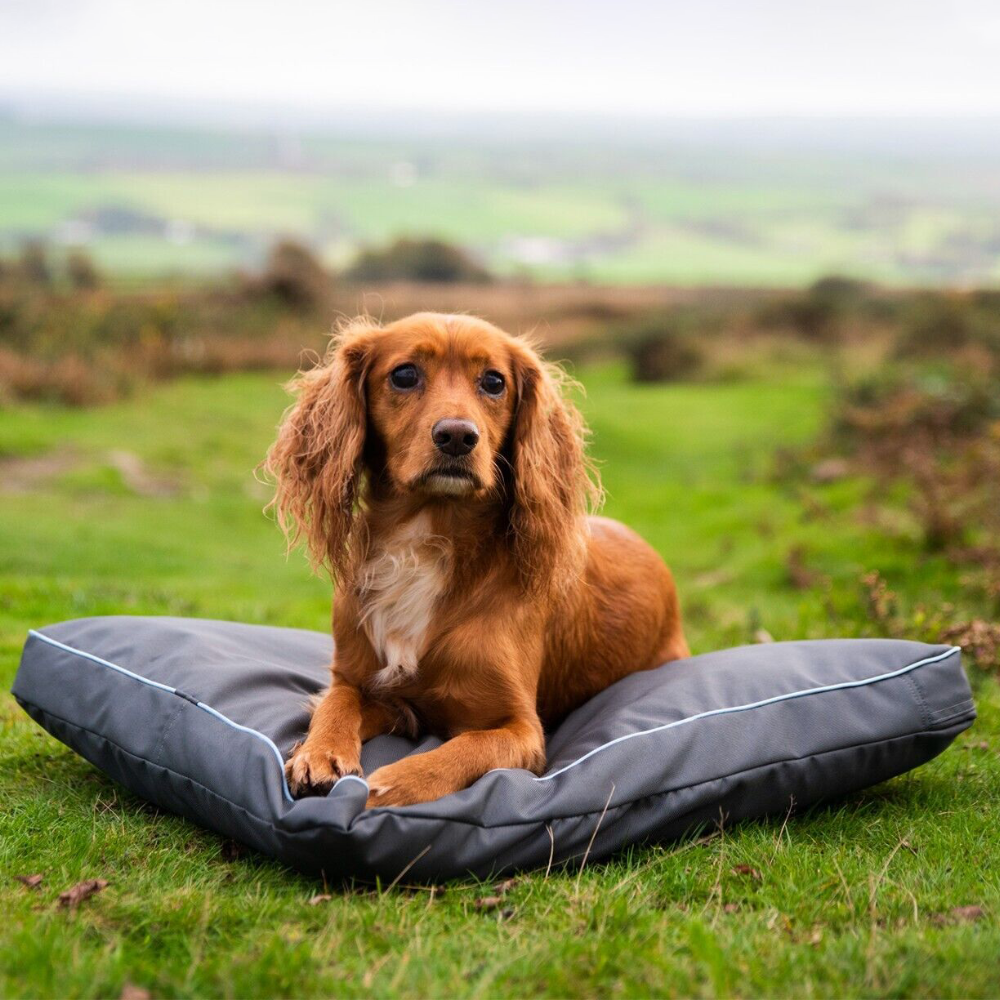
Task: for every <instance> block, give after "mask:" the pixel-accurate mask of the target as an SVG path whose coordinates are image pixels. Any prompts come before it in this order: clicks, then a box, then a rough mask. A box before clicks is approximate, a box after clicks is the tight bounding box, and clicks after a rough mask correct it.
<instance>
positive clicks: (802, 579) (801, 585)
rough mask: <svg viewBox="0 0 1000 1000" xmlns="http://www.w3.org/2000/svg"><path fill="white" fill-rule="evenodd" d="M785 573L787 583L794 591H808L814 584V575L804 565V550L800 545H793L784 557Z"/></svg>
mask: <svg viewBox="0 0 1000 1000" xmlns="http://www.w3.org/2000/svg"><path fill="white" fill-rule="evenodd" d="M785 571H786V572H787V573H788V582H789V583H790V584H791V585H792V586H793V587H794V588H795V589H796V590H808V589H809V588H810V587H812V586H813V584H815V583H816V574H815V573H814V572H813V571H812V570H811V569H809V567H808V566H807V565H806V550H805V547H804V546H802V545H793V546H792V547H791V548H790V549H789V550H788V555H787V556H785Z"/></svg>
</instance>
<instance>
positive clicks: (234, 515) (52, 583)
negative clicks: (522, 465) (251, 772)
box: [0, 367, 1000, 997]
mask: <svg viewBox="0 0 1000 1000" xmlns="http://www.w3.org/2000/svg"><path fill="white" fill-rule="evenodd" d="M584 374H585V379H584V381H585V382H586V385H587V388H588V396H587V399H586V402H585V406H586V409H587V412H588V416H589V418H590V420H591V423H592V425H593V427H594V431H595V439H594V448H595V451H596V453H597V454H598V455H599V456H600V458H601V459H602V461H603V463H604V476H605V481H606V484H607V487H608V490H609V502H608V512H609V513H610V514H612V515H614V516H618V517H621V518H623V519H625V520H627V521H628V522H629V523H630V524H632V525H634V526H635V527H636V528H638V529H639V530H640V531H642V532H643V533H644V534H645V536H646V537H648V538H649V539H650V540H651V541H652V542H653V543H654V544H655V545H656V546H657V547H658V548H659V549H660V550H661V551H662V552H663V554H664V555H665V556H666V557H667V559H668V560H669V561H670V563H671V565H672V566H673V567H674V569H675V572H676V575H677V579H678V583H679V585H680V589H681V593H682V596H683V599H684V604H685V611H686V616H687V620H688V631H689V637H690V639H691V641H692V644H693V646H694V647H695V649H696V651H705V650H709V649H713V648H717V647H720V646H724V645H730V644H734V643H739V642H744V641H747V639H748V637H749V635H750V633H751V632H752V631H753V629H755V628H757V627H760V626H762V627H764V628H766V629H768V630H769V631H770V632H771V633H772V634H773V635H774V636H775V638H778V639H784V638H795V637H806V636H809V637H814V636H815V637H819V636H830V635H837V634H847V635H857V634H865V633H866V632H868V631H869V630H870V629H871V624H870V623H869V622H868V620H867V618H866V617H865V613H864V611H863V608H862V606H861V603H860V600H859V591H858V582H857V581H858V576H859V574H860V573H861V572H863V571H865V570H870V569H879V570H880V571H881V572H882V573H883V574H884V575H885V576H886V578H887V579H888V580H889V582H890V584H891V585H892V587H893V588H894V589H895V590H897V591H898V592H899V594H900V596H901V599H902V600H903V601H904V602H905V603H908V604H911V605H912V604H915V603H917V602H924V603H925V604H926V605H927V606H929V607H934V606H937V605H939V604H941V603H944V602H950V603H953V604H955V605H956V606H957V608H958V611H959V612H960V613H961V614H964V615H972V614H976V613H983V609H982V608H981V607H978V606H977V605H976V604H975V602H974V600H973V599H972V598H971V597H969V596H968V594H967V593H966V591H965V589H964V588H963V585H962V582H961V580H960V579H959V573H958V572H957V571H956V570H954V569H953V568H951V567H949V566H948V565H947V564H946V563H945V562H944V561H943V560H940V559H935V558H929V557H927V556H925V555H923V554H922V553H921V551H920V549H919V547H918V543H917V533H916V529H915V526H913V525H911V524H910V523H909V521H908V520H907V518H906V516H905V515H904V514H903V513H901V512H896V513H895V514H894V515H893V519H892V521H891V523H892V524H894V525H895V528H894V529H893V530H892V531H889V530H887V529H886V527H885V519H883V520H882V522H880V527H879V528H877V529H876V528H874V527H872V526H871V524H870V523H868V522H867V521H863V520H862V519H859V518H858V517H857V516H856V514H855V510H856V508H857V505H858V503H859V501H860V500H861V499H862V498H863V497H864V496H865V495H866V485H865V484H864V483H861V482H858V481H853V480H847V481H842V482H839V483H835V484H831V485H828V486H823V487H818V486H804V485H802V484H801V483H800V482H798V481H788V482H784V481H777V480H775V479H774V477H773V475H772V467H773V455H774V452H775V449H776V448H779V447H789V446H795V445H797V444H801V443H805V442H808V441H810V440H812V439H813V438H814V437H815V436H816V434H817V432H818V430H819V428H820V427H821V425H822V420H823V410H824V404H825V401H826V398H827V393H828V391H829V390H828V387H827V385H826V383H825V381H824V379H823V378H822V377H821V375H820V374H819V373H818V372H810V371H808V370H806V371H805V372H802V371H799V372H798V373H796V372H794V371H793V372H786V371H778V372H775V373H774V374H772V375H771V376H769V378H768V380H767V381H755V382H744V383H732V384H712V385H679V386H673V387H642V388H636V387H633V386H631V385H628V384H626V383H625V382H624V381H623V378H622V376H621V373H620V371H619V370H618V369H616V368H613V367H611V368H604V369H600V370H595V371H589V372H586V373H584ZM278 382H279V377H278V376H274V377H267V376H238V377H228V378H226V379H222V380H186V381H182V382H177V383H174V384H171V385H167V386H161V387H157V388H155V389H151V390H150V391H148V392H146V393H144V394H143V395H142V396H141V398H138V399H135V400H133V401H131V402H126V403H122V404H118V405H115V406H110V407H107V408H103V409H95V410H90V411H83V412H74V411H67V410H59V409H45V408H34V407H30V408H22V409H14V410H6V411H0V456H3V455H6V456H8V459H7V463H6V464H0V476H2V477H3V480H2V482H0V489H4V487H5V486H6V488H7V492H4V493H2V494H0V509H2V516H0V686H2V687H3V689H4V691H6V690H7V689H9V686H10V682H11V680H12V678H13V674H14V670H15V667H16V662H17V656H18V652H19V649H20V645H21V643H22V641H23V638H24V634H25V631H26V629H27V628H29V627H31V626H37V625H40V624H44V623H47V622H51V621H55V620H59V619H63V618H70V617H75V616H80V615H88V614H106V613H115V612H121V611H127V612H131V613H149V614H162V613H172V614H185V615H202V616H214V617H221V618H232V619H238V620H247V621H258V622H268V623H280V624H286V625H298V626H306V627H314V628H317V629H321V628H324V627H325V626H326V623H327V618H328V599H329V595H328V590H327V587H325V586H324V585H323V584H322V583H321V582H320V581H318V580H315V579H312V578H310V577H309V575H308V574H307V571H306V567H305V563H304V561H303V559H302V558H301V557H299V556H294V557H292V558H291V559H290V560H288V561H286V560H285V559H284V558H283V556H282V546H281V542H280V539H279V537H278V532H277V530H276V529H275V527H274V525H273V524H271V523H270V522H268V521H267V520H266V519H265V518H264V517H263V516H262V514H261V512H260V508H261V505H262V503H263V500H264V494H263V491H262V489H261V487H260V486H259V485H258V484H256V483H255V481H254V478H253V476H252V472H251V470H252V468H253V466H254V464H255V463H256V462H257V460H258V459H259V458H260V456H261V454H262V452H263V450H264V448H265V447H266V445H267V443H268V440H269V438H270V436H271V434H272V433H273V429H274V426H275V424H276V422H277V420H278V417H279V415H280V413H281V410H282V408H283V406H284V405H285V398H284V396H283V395H282V393H281V391H280V390H279V388H278V387H277V384H278ZM116 449H117V450H122V449H124V450H127V451H130V452H132V453H134V454H135V455H138V456H139V457H140V458H141V459H142V461H143V463H144V465H145V470H146V472H147V475H148V476H149V477H150V478H155V479H156V480H157V481H158V482H159V483H160V484H161V487H167V488H168V490H169V492H168V495H163V496H146V495H141V491H140V493H137V492H136V489H135V485H134V484H132V485H130V483H129V481H127V478H123V476H122V474H121V473H120V472H119V471H118V467H119V465H120V463H118V462H116V461H115V459H114V457H113V456H112V455H111V454H110V453H111V452H113V451H114V450H116ZM26 456H34V457H35V458H36V459H39V460H40V459H41V457H45V456H48V458H47V460H46V462H45V465H44V466H42V467H41V470H40V471H41V472H42V473H45V475H44V476H42V477H41V478H39V477H38V473H39V469H38V467H37V466H36V467H35V469H36V471H35V473H34V474H33V475H34V477H35V478H34V480H33V479H32V475H28V474H27V473H25V472H24V469H25V467H26V466H25V461H24V460H25V457H26ZM12 470H14V471H12ZM17 470H21V471H20V472H17ZM15 472H17V475H20V477H21V478H20V479H19V480H18V479H17V477H16V475H15ZM13 485H18V487H19V489H20V490H21V492H11V491H10V490H11V487H12V486H13ZM886 502H888V501H886ZM807 512H809V513H807ZM793 545H798V546H801V547H802V548H803V551H804V552H805V559H806V561H807V563H808V565H809V566H810V568H812V569H814V570H815V571H816V572H817V573H819V574H821V575H822V576H824V577H827V578H828V579H829V583H828V584H826V583H824V584H819V585H817V586H816V587H815V588H812V589H809V590H804V591H800V590H796V589H793V588H792V587H791V586H790V584H789V583H788V581H787V579H786V576H787V574H786V569H785V560H786V556H787V553H788V550H789V549H790V548H791V547H792V546H793ZM976 690H977V700H978V705H979V709H980V720H979V722H978V723H977V725H976V728H975V729H974V730H973V731H972V733H969V734H966V735H964V736H963V737H960V739H959V741H958V743H957V745H956V746H954V747H953V748H951V749H950V750H949V751H947V752H946V753H945V754H944V755H943V756H941V757H940V758H938V759H937V760H935V761H933V762H931V763H930V764H928V765H927V766H925V767H923V768H921V769H919V770H918V771H916V772H914V773H912V774H910V775H907V776H904V777H901V778H898V779H896V780H894V781H891V782H889V783H887V784H885V785H882V786H880V787H877V788H874V789H872V790H870V791H868V792H865V793H863V794H858V795H853V796H850V797H849V798H846V799H842V800H838V801H836V802H833V803H830V804H827V805H825V806H822V807H817V808H814V809H811V810H808V811H806V812H805V813H804V814H801V815H796V816H792V817H790V818H789V819H788V821H787V823H783V822H782V820H781V819H780V818H779V819H776V820H774V821H773V822H761V823H754V824H748V825H744V826H742V827H738V828H734V829H728V830H725V831H724V832H723V834H722V835H721V836H717V837H716V838H715V839H713V840H711V841H709V842H705V843H703V842H686V843H681V844H673V845H670V844H668V845H661V846H654V847H647V848H643V849H635V850H633V851H631V852H629V853H628V854H626V855H622V856H620V857H618V858H616V859H614V860H613V861H612V862H610V863H606V864H599V865H593V866H588V868H587V869H585V870H584V871H583V872H579V871H577V870H576V869H572V870H569V871H556V872H552V873H551V874H550V875H549V876H548V877H545V876H544V875H542V874H538V875H534V876H530V877H526V878H523V879H522V880H520V881H519V882H518V883H517V885H516V886H515V887H514V888H513V889H512V890H511V891H510V892H509V894H508V896H507V898H506V901H505V904H504V907H505V909H509V910H510V911H511V912H510V913H509V915H507V916H506V917H504V918H501V916H500V915H499V914H498V912H497V911H480V910H477V909H476V907H475V905H474V901H475V900H476V898H478V897H479V896H482V895H484V894H487V893H488V892H489V890H488V889H484V887H482V886H477V885H475V884H472V883H457V884H453V885H451V886H448V887H447V891H446V892H444V893H443V894H439V893H435V894H433V895H432V894H431V893H430V892H428V891H426V890H425V889H417V888H413V889H409V890H406V891H400V890H399V889H398V888H397V889H394V890H392V891H385V889H384V888H379V887H371V886H355V887H354V888H353V890H351V891H344V890H342V889H341V888H340V887H331V888H330V892H331V894H332V897H333V898H332V899H331V900H330V901H329V902H326V903H322V904H320V905H317V906H310V905H308V900H309V898H310V897H311V896H313V895H314V894H315V893H316V892H318V891H321V889H322V886H320V885H318V884H317V883H316V882H315V881H313V880H310V879H307V878H305V877H303V876H301V875H298V874H296V873H294V872H291V871H289V870H287V869H285V868H283V867H282V866H281V865H278V864H276V863H274V862H271V861H268V860H267V859H264V858H258V857H256V856H254V855H251V854H244V855H242V856H238V857H236V858H235V859H233V858H230V857H228V855H227V852H226V851H224V850H223V847H224V845H223V844H222V843H221V842H220V840H219V839H218V838H217V837H215V836H213V835H212V834H209V833H206V832H203V831H200V830H198V829H197V828H195V827H193V826H192V825H190V824H188V823H186V822H184V821H182V820H180V819H177V818H175V817H172V816H168V815H164V814H160V813H158V812H156V811H155V810H153V809H151V808H149V807H147V806H144V805H143V804H142V803H141V802H140V801H139V800H137V799H136V798H134V797H133V796H131V795H130V794H128V793H126V792H124V791H122V790H121V789H120V788H117V787H116V786H114V785H113V784H112V783H111V782H110V781H108V780H107V779H106V778H104V777H103V776H102V775H101V774H99V773H98V772H96V771H95V770H94V769H93V768H91V767H90V766H89V765H87V764H86V763H85V762H83V761H82V760H80V759H79V758H77V757H75V756H74V755H73V754H72V753H70V752H69V751H68V750H66V749H65V748H64V747H62V746H61V745H60V744H58V743H57V742H56V741H55V740H53V739H51V738H50V737H48V736H47V735H45V734H44V733H42V732H41V731H40V730H39V729H38V728H37V727H36V726H35V725H34V724H32V723H31V722H29V721H28V720H27V719H26V717H25V716H24V715H23V713H22V712H21V710H20V709H19V708H18V707H17V705H16V704H15V702H14V701H13V699H12V698H11V697H10V696H9V695H8V694H6V693H4V694H3V695H2V696H0V871H2V872H3V882H2V883H0V906H2V911H0V912H2V914H3V921H2V926H0V995H3V996H5V997H7V996H10V997H13V996H118V995H119V993H120V991H121V989H122V987H123V984H125V983H126V982H129V983H132V984H136V985H139V986H142V987H145V988H147V989H149V990H150V991H151V992H152V994H153V995H154V996H163V997H169V996H196V995H197V996H202V995H210V996H216V995H217V996H275V995H284V996H291V995H295V996H319V995H329V994H336V995H343V996H366V995H379V996H449V995H459V996H525V995H547V996H566V995H584V996H605V995H621V996H636V995H679V996H727V995H748V996H749V995H777V996H813V995H815V996H843V995H852V996H856V995H864V996H899V995H909V996H956V997H958V996H973V995H975V996H990V995H996V994H997V992H998V991H1000V928H998V924H997V920H998V917H1000V875H998V872H1000V841H998V839H997V836H996V828H997V823H998V820H1000V756H998V753H1000V687H998V685H997V683H996V682H995V681H994V680H992V679H988V678H985V677H982V676H978V677H977V678H976ZM981 743H985V748H983V747H981V746H980V744H981ZM739 865H750V866H752V867H753V868H755V869H757V870H758V871H759V872H760V874H761V878H760V879H759V880H757V879H754V878H748V877H747V876H745V875H739V874H737V873H734V869H735V868H736V867H737V866H739ZM33 872H40V873H43V874H44V876H45V880H44V882H43V885H42V887H41V889H40V890H37V891H32V890H28V889H26V888H24V887H22V886H21V885H19V884H18V883H16V882H14V881H13V880H12V878H11V876H13V875H14V874H27V873H33ZM90 877H104V878H107V879H109V880H110V885H109V887H108V888H107V890H106V891H105V892H103V893H102V894H100V895H98V896H97V897H95V898H93V899H91V900H90V901H88V902H86V903H84V904H83V905H82V906H81V908H80V909H79V910H78V911H77V912H75V913H71V912H67V911H65V910H63V909H60V908H59V907H58V906H57V904H56V897H57V895H58V893H59V892H60V891H61V890H63V889H65V888H67V887H68V886H70V885H72V884H74V883H75V882H77V881H78V880H80V879H83V878H90ZM968 905H979V906H981V907H983V910H984V911H985V916H984V917H983V919H981V920H978V921H976V922H970V923H961V922H955V921H954V920H953V918H951V917H950V916H949V914H950V912H951V910H952V908H954V907H958V906H968ZM942 915H944V916H942Z"/></svg>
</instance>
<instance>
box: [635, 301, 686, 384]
mask: <svg viewBox="0 0 1000 1000" xmlns="http://www.w3.org/2000/svg"><path fill="white" fill-rule="evenodd" d="M620 343H621V344H622V347H623V348H624V350H625V352H626V354H627V356H628V358H629V362H630V364H631V368H632V378H633V380H634V381H636V382H665V381H670V380H676V379H683V378H686V377H688V376H689V375H693V374H694V373H695V372H696V371H697V370H698V369H699V368H700V367H701V366H702V363H703V361H704V354H703V352H702V350H701V348H700V346H699V345H698V343H697V340H696V338H695V335H694V334H693V333H692V332H691V331H690V330H688V329H685V328H684V324H683V323H682V322H680V321H679V319H678V317H676V316H669V315H658V314H651V315H647V316H644V317H642V318H641V319H639V320H637V321H636V322H635V323H633V324H631V325H630V326H628V327H626V328H625V330H624V331H623V332H622V333H621V335H620Z"/></svg>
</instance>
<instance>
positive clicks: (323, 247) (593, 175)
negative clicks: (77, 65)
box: [0, 117, 1000, 287]
mask: <svg viewBox="0 0 1000 1000" xmlns="http://www.w3.org/2000/svg"><path fill="white" fill-rule="evenodd" d="M397 125H398V123H397ZM801 127H802V128H804V127H805V126H801ZM954 127H957V126H954ZM886 128H887V130H888V133H889V135H888V137H887V138H886V137H883V138H882V139H881V140H880V141H875V140H874V139H873V138H872V137H871V136H861V137H860V138H858V137H857V136H855V134H854V130H856V129H853V127H851V126H849V125H847V124H845V123H839V124H837V123H833V124H830V125H829V126H828V129H829V137H828V138H827V137H824V142H821V143H819V144H817V143H816V141H815V137H813V138H812V139H810V137H809V136H808V135H800V134H798V133H796V132H794V130H793V131H792V133H790V134H789V135H788V136H786V137H785V138H784V139H781V138H780V137H779V138H774V139H772V140H770V141H768V139H767V137H766V136H767V128H766V127H761V128H760V129H759V130H758V131H759V132H761V133H762V134H763V135H764V138H761V136H759V135H752V136H748V135H746V134H742V133H740V132H739V130H735V131H732V130H731V131H730V132H727V131H725V129H724V128H723V127H722V126H719V127H718V128H717V129H716V130H715V131H711V130H709V131H707V132H706V131H705V130H701V131H699V129H698V127H697V125H696V124H692V125H690V126H689V127H688V130H687V131H685V130H684V129H683V128H681V129H680V130H678V127H676V126H675V127H674V128H673V130H670V129H665V130H660V131H657V130H656V129H650V130H649V134H645V133H643V134H639V133H634V134H633V133H628V132H625V133H621V132H620V131H611V132H604V133H599V134H593V135H582V136H581V135H573V134H566V133H565V132H559V131H558V130H556V131H555V132H554V134H552V135H548V134H546V135H541V136H532V137H524V136H522V137H520V138H517V137H516V136H515V137H514V138H511V137H510V136H507V137H506V138H504V137H499V138H490V137H489V136H488V135H486V134H485V133H481V132H480V133H474V134H470V135H465V136H463V135H462V133H460V132H459V133H456V132H454V130H453V131H451V132H445V133H443V134H441V135H440V136H434V137H428V136H426V135H425V136H420V135H418V134H414V133H413V131H412V127H411V126H410V125H407V124H403V125H398V127H397V128H396V132H399V133H402V135H403V136H404V137H403V138H400V139H397V140H395V141H385V140H379V139H377V138H374V137H365V136H358V135H351V134H350V133H349V132H347V133H343V134H337V133H336V132H331V133H330V134H310V133H296V132H294V131H290V132H289V133H288V134H282V135H274V134H269V133H258V132H252V131H243V132H238V131H229V132H227V131H224V130H208V129H205V130H202V131H198V130H193V129H187V130H179V129H173V130H171V129H169V128H161V129H143V128H138V127H127V126H110V125H109V126H96V125H85V124H77V125H58V124H52V123H48V124H46V123H34V124H30V123H22V122H20V121H18V120H16V119H14V118H11V119H9V120H4V119H3V118H2V117H0V252H2V251H4V250H9V249H11V248H14V247H16V246H17V244H18V243H19V242H20V241H23V240H25V239H34V238H41V239H46V240H48V241H50V242H52V243H54V244H55V245H57V246H71V245H77V244H81V245H84V246H86V247H87V248H88V249H89V250H90V251H91V253H92V254H93V255H94V257H95V258H96V260H97V262H98V263H99V264H100V266H101V267H102V268H104V269H105V271H107V272H109V273H111V274H114V275H116V276H117V277H118V278H119V279H120V280H130V281H145V280H148V279H150V278H152V277H160V278H162V277H163V276H164V275H168V274H175V275H179V276H182V277H186V278H187V279H190V278H192V277H195V278H197V277H203V276H206V275H212V274H217V273H219V272H220V271H226V270H231V269H233V268H236V267H242V268H248V267H253V266H255V265H257V264H258V263H259V262H260V260H261V258H262V256H263V254H264V252H265V249H266V247H267V246H268V245H269V244H270V243H271V242H272V241H273V240H274V239H275V237H276V236H279V235H282V234H284V235H293V236H295V237H297V238H299V239H301V240H304V241H306V242H308V243H309V244H311V245H312V246H313V247H315V248H316V249H317V250H318V251H319V252H320V253H321V255H322V256H323V257H324V259H325V260H326V262H327V263H328V264H330V265H331V266H334V267H339V266H342V265H344V264H346V263H348V262H350V260H351V259H352V257H353V256H354V254H355V253H356V252H357V250H358V248H359V247H360V246H363V245H367V244H378V243H382V242H385V241H387V240H389V239H391V238H393V237H396V236H400V235H409V236H422V235H434V236H440V237H444V238H446V239H448V240H451V241H454V242H457V243H459V244H462V245H463V246H465V247H467V248H469V249H470V250H472V251H473V252H474V253H475V254H477V255H478V256H479V257H480V258H481V259H482V260H483V261H484V262H485V263H486V264H487V265H488V266H489V267H490V269H491V270H493V271H494V272H495V273H496V274H499V275H504V276H510V275H530V276H531V277H532V278H534V279H538V280H545V281H564V280H585V281H592V282H611V283H624V284H643V283H654V282H667V283H673V284H709V285H761V286H771V287H775V286H791V285H801V284H805V283H808V282H809V281H811V280H813V279H815V278H816V277H818V276H820V275H822V274H826V273H832V272H841V273H847V274H852V275H856V276H860V277H864V278H867V279H870V280H877V281H881V282H886V283H891V284H920V283H924V284H944V283H956V282H960V283H965V284H971V283H980V284H981V283H987V282H995V281H997V280H998V279H1000V230H998V228H997V224H996V222H995V220H996V218H997V210H998V208H1000V191H998V190H997V187H996V184H995V180H994V178H995V176H996V162H997V159H998V158H1000V154H998V152H997V150H996V149H995V148H993V146H992V145H990V140H989V137H988V136H986V137H985V138H984V137H983V136H982V135H976V134H975V133H974V135H976V142H978V143H979V144H978V145H976V144H975V143H974V144H973V145H972V146H971V147H970V145H969V143H970V141H971V140H970V139H969V136H967V135H965V134H964V133H963V134H962V135H960V136H958V137H957V138H956V136H954V135H948V134H938V132H933V131H932V132H931V133H930V134H929V135H928V136H927V137H925V139H924V145H923V146H920V145H914V143H913V141H912V136H909V137H907V136H906V135H894V133H893V127H890V126H886ZM897 131H898V128H897ZM982 131H983V129H982V128H981V127H980V133H981V132H982ZM385 134H394V133H393V131H389V132H386V133H385ZM894 140H896V141H894Z"/></svg>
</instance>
